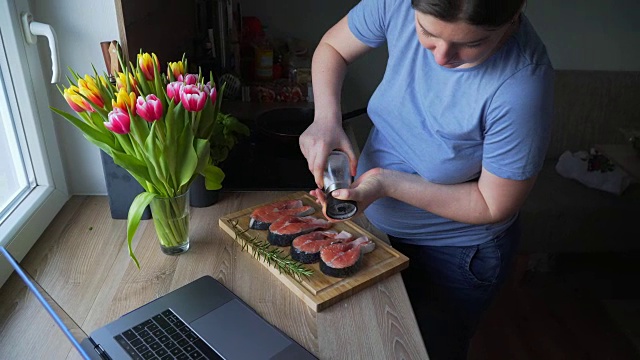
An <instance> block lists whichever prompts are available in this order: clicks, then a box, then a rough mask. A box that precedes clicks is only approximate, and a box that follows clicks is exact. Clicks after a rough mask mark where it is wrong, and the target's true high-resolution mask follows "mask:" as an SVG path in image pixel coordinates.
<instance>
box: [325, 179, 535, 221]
mask: <svg viewBox="0 0 640 360" xmlns="http://www.w3.org/2000/svg"><path fill="white" fill-rule="evenodd" d="M534 183H535V177H534V178H531V179H527V180H522V181H518V180H508V179H503V178H500V177H498V176H496V175H493V174H492V173H490V172H489V171H487V170H486V169H484V168H483V169H482V172H481V175H480V178H479V179H478V181H472V182H466V183H462V184H455V185H439V184H434V183H431V182H429V181H427V180H425V179H424V178H422V177H420V176H419V175H412V174H407V173H403V172H398V171H393V170H385V169H380V168H376V169H371V170H369V171H367V172H366V173H364V174H363V175H362V176H360V177H359V178H358V179H357V180H356V181H355V182H354V184H353V187H352V188H351V189H348V190H340V193H339V194H336V193H334V194H333V195H334V196H336V197H337V198H340V199H351V200H355V201H357V202H358V205H359V206H358V207H359V208H360V209H364V208H366V207H367V206H369V205H370V204H371V203H372V202H373V201H374V200H376V199H378V198H380V197H385V196H388V197H392V198H394V199H397V200H400V201H403V202H406V203H408V204H411V205H413V206H416V207H419V208H421V209H425V210H427V211H429V212H432V213H434V214H436V215H439V216H442V217H445V218H448V219H452V220H455V221H459V222H464V223H469V224H489V223H496V222H500V221H504V220H506V219H508V218H509V217H510V216H513V214H515V213H516V212H517V211H518V210H519V209H520V207H521V206H522V204H523V203H524V201H525V200H526V197H527V195H528V194H529V191H530V190H531V188H532V187H533V185H534Z"/></svg>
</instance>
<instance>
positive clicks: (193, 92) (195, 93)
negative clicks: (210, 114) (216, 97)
mask: <svg viewBox="0 0 640 360" xmlns="http://www.w3.org/2000/svg"><path fill="white" fill-rule="evenodd" d="M180 101H181V102H182V106H184V108H185V109H186V110H187V111H192V112H197V111H201V110H202V109H204V105H205V103H206V101H207V93H206V92H204V91H201V90H200V89H198V87H197V86H196V85H185V86H183V87H182V89H180Z"/></svg>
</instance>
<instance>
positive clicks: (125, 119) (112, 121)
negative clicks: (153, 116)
mask: <svg viewBox="0 0 640 360" xmlns="http://www.w3.org/2000/svg"><path fill="white" fill-rule="evenodd" d="M104 126H105V127H106V128H107V129H109V130H111V131H113V132H114V133H116V134H121V135H124V134H128V133H129V132H130V131H131V119H129V114H128V113H126V112H124V111H122V109H120V108H113V110H112V111H111V112H110V113H109V122H105V123H104Z"/></svg>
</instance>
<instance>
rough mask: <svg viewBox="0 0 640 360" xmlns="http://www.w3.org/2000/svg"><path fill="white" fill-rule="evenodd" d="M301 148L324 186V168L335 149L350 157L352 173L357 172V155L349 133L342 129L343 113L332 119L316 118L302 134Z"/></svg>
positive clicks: (317, 183) (321, 186)
mask: <svg viewBox="0 0 640 360" xmlns="http://www.w3.org/2000/svg"><path fill="white" fill-rule="evenodd" d="M300 150H302V154H303V155H304V157H305V158H306V159H307V164H308V166H309V171H311V173H312V174H313V177H314V179H315V182H316V185H318V188H320V189H322V188H323V187H324V180H323V175H324V169H325V167H326V164H327V157H328V156H329V153H330V152H331V151H333V150H341V151H343V152H344V153H346V154H347V156H348V157H349V162H350V165H351V166H350V167H351V175H352V176H355V173H356V166H357V162H356V157H355V154H354V152H353V148H352V146H351V142H350V141H349V138H348V137H347V134H346V133H345V132H344V130H343V129H342V115H341V114H338V115H337V116H336V115H334V117H333V118H330V119H318V117H316V119H315V120H314V122H313V123H312V124H311V125H310V126H309V127H308V128H307V129H306V130H305V131H304V132H303V133H302V135H300Z"/></svg>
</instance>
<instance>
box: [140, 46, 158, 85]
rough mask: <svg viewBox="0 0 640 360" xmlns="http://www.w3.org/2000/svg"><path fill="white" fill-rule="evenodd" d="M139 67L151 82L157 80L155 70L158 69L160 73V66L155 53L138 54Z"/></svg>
mask: <svg viewBox="0 0 640 360" xmlns="http://www.w3.org/2000/svg"><path fill="white" fill-rule="evenodd" d="M138 66H139V67H140V70H142V73H143V74H144V77H145V78H146V79H147V80H149V81H153V79H154V78H155V74H154V68H157V69H158V72H160V64H159V63H158V58H157V57H156V54H154V53H151V55H149V53H144V54H138Z"/></svg>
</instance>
